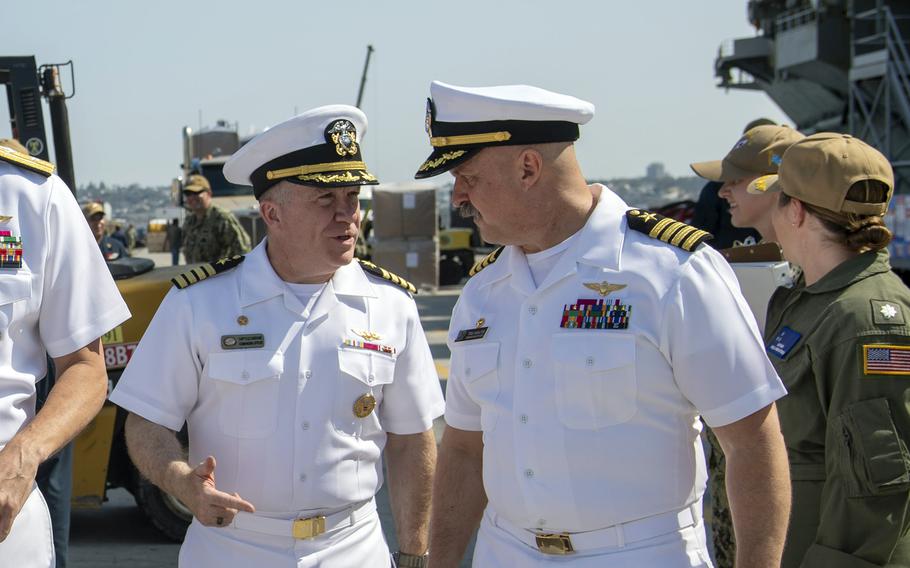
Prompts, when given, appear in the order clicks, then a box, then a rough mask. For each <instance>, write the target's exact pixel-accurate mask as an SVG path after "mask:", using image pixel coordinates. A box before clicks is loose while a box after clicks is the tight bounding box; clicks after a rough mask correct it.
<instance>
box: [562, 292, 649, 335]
mask: <svg viewBox="0 0 910 568" xmlns="http://www.w3.org/2000/svg"><path fill="white" fill-rule="evenodd" d="M631 313H632V306H631V305H629V304H623V303H622V300H620V299H618V298H617V299H614V300H610V301H609V302H607V300H604V299H600V300H586V299H584V298H579V299H578V300H576V301H575V303H574V304H564V305H563V309H562V319H561V320H560V321H559V327H564V328H566V329H627V328H628V327H629V317H630V315H631Z"/></svg>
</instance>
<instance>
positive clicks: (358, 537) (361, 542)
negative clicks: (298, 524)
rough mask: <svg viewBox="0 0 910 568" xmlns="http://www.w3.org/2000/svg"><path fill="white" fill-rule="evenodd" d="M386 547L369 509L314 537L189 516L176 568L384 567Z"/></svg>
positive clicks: (376, 516) (375, 516)
mask: <svg viewBox="0 0 910 568" xmlns="http://www.w3.org/2000/svg"><path fill="white" fill-rule="evenodd" d="M390 564H391V560H390V559H389V547H388V545H387V544H386V541H385V536H384V535H383V534H382V526H381V525H380V523H379V515H378V514H377V513H376V512H375V511H374V512H373V514H371V515H369V516H368V517H366V518H364V519H361V520H359V521H358V522H357V523H355V524H353V525H351V526H349V527H346V528H343V529H338V530H336V531H331V532H328V533H325V534H323V535H320V536H319V537H317V538H315V539H310V540H297V539H294V538H291V537H285V536H275V535H267V534H262V533H256V532H252V531H248V530H243V529H238V528H235V527H223V528H220V527H206V526H203V525H202V524H201V523H199V522H198V521H197V520H196V519H195V518H194V519H193V522H192V524H190V528H189V530H188V531H187V533H186V539H185V540H184V541H183V546H182V547H180V556H179V559H178V566H179V567H180V568H209V567H211V568H251V567H252V568H389V565H390Z"/></svg>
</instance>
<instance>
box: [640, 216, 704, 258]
mask: <svg viewBox="0 0 910 568" xmlns="http://www.w3.org/2000/svg"><path fill="white" fill-rule="evenodd" d="M626 221H627V222H628V223H629V228H630V229H635V230H636V231H639V232H641V233H644V234H646V235H648V236H649V237H651V238H654V239H660V240H662V241H663V242H665V243H669V244H671V245H673V246H675V247H679V248H681V249H683V250H685V251H688V252H692V251H694V250H695V248H696V247H697V246H698V245H700V244H701V243H703V242H705V241H706V240H708V239H712V238H714V237H713V235H711V233H709V232H707V231H702V230H701V229H699V228H697V227H693V226H692V225H686V224H685V223H683V222H682V221H677V220H676V219H673V218H671V217H664V216H663V215H658V214H657V213H651V212H650V211H644V210H642V209H629V210H628V211H626Z"/></svg>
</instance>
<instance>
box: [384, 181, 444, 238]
mask: <svg viewBox="0 0 910 568" xmlns="http://www.w3.org/2000/svg"><path fill="white" fill-rule="evenodd" d="M372 207H373V236H374V237H375V238H376V239H400V238H412V237H424V238H432V237H435V236H436V231H437V225H438V223H439V221H438V219H437V212H436V186H435V185H433V184H430V183H423V182H418V183H409V184H382V185H378V186H376V187H374V188H373V204H372Z"/></svg>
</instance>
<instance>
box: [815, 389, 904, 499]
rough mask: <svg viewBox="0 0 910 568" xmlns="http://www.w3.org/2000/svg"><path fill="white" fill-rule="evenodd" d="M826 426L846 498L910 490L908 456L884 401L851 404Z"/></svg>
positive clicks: (876, 400)
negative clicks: (833, 442) (829, 429)
mask: <svg viewBox="0 0 910 568" xmlns="http://www.w3.org/2000/svg"><path fill="white" fill-rule="evenodd" d="M830 427H831V428H832V430H833V431H832V432H831V434H832V435H834V436H835V444H834V446H835V448H834V450H835V456H836V457H835V459H836V463H837V468H838V470H840V473H841V475H843V478H844V481H845V485H846V489H847V496H848V497H871V496H876V495H889V494H892V493H898V492H903V491H906V490H907V489H908V488H910V454H908V451H907V445H906V444H905V443H904V441H903V440H902V439H901V436H900V434H899V433H898V431H897V427H896V426H895V425H894V421H893V420H892V418H891V409H890V406H889V403H888V399H885V398H874V399H871V400H863V401H859V402H855V403H853V404H851V405H849V406H847V407H846V408H845V409H844V411H843V412H842V413H841V414H840V415H838V416H837V417H835V418H834V420H832V422H831V426H830Z"/></svg>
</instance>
